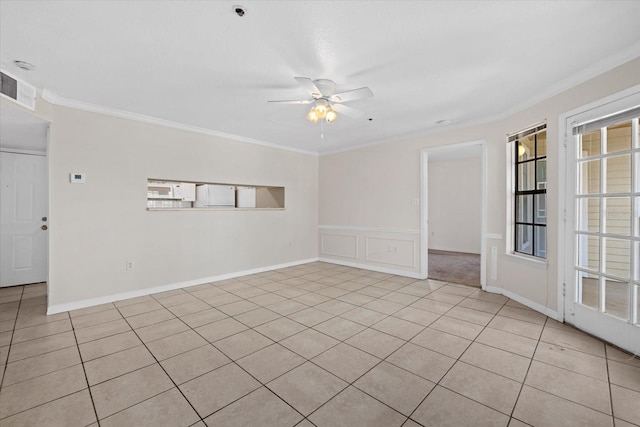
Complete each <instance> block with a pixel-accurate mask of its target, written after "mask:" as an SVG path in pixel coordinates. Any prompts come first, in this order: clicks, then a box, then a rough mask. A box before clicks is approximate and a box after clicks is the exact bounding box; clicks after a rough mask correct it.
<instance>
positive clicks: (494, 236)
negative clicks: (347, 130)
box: [487, 233, 502, 240]
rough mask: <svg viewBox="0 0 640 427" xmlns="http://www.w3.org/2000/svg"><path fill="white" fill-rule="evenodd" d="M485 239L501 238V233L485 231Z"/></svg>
mask: <svg viewBox="0 0 640 427" xmlns="http://www.w3.org/2000/svg"><path fill="white" fill-rule="evenodd" d="M487 239H493V240H502V234H497V233H487Z"/></svg>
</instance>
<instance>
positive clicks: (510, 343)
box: [476, 328, 538, 358]
mask: <svg viewBox="0 0 640 427" xmlns="http://www.w3.org/2000/svg"><path fill="white" fill-rule="evenodd" d="M476 341H477V342H479V343H482V344H486V345H489V346H491V347H496V348H499V349H501V350H505V351H510V352H511V353H515V354H519V355H520V356H524V357H529V358H531V357H533V353H534V352H535V350H536V346H537V345H538V341H536V340H532V339H531V338H527V337H523V336H521V335H515V334H511V333H509V332H502V331H498V330H497V329H491V328H487V329H485V330H484V331H482V333H481V334H480V335H478V337H477V338H476Z"/></svg>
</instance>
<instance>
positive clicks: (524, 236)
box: [516, 225, 533, 255]
mask: <svg viewBox="0 0 640 427" xmlns="http://www.w3.org/2000/svg"><path fill="white" fill-rule="evenodd" d="M516 252H520V253H523V254H529V255H533V227H532V226H530V225H516Z"/></svg>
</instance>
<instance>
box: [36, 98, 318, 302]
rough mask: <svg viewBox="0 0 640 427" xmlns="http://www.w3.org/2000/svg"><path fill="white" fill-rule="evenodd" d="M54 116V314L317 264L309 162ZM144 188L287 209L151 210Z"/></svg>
mask: <svg viewBox="0 0 640 427" xmlns="http://www.w3.org/2000/svg"><path fill="white" fill-rule="evenodd" d="M52 110H53V111H52V114H51V116H50V118H51V121H52V124H51V133H50V146H49V153H50V196H51V198H50V217H51V228H50V230H51V234H50V280H49V305H50V308H51V307H52V306H54V307H55V306H57V307H59V308H60V307H66V306H68V305H69V304H74V303H75V304H80V305H83V304H84V303H82V302H83V301H85V302H86V301H87V300H93V302H95V301H96V300H95V299H96V298H98V299H99V298H106V299H108V298H110V296H113V295H118V294H120V295H122V294H127V293H131V292H134V293H135V292H139V291H144V290H145V289H150V288H154V287H160V286H167V285H172V284H176V283H183V282H186V281H196V282H197V281H199V280H201V279H203V278H209V277H212V276H218V275H224V274H230V273H236V272H241V271H245V270H250V269H257V268H261V267H268V266H272V265H278V264H283V263H291V262H296V261H300V260H305V259H309V258H314V257H317V231H316V227H317V224H318V218H317V215H318V207H317V206H318V205H317V203H318V158H317V157H316V156H312V155H306V154H299V153H295V152H290V151H284V150H279V149H275V148H270V147H264V146H259V145H253V144H248V143H246V142H240V141H234V140H228V139H223V138H219V137H214V136H210V135H205V134H200V133H194V132H188V131H184V130H178V129H172V128H168V127H163V126H156V125H152V124H147V123H142V122H138V121H132V120H126V119H122V118H116V117H111V116H107V115H101V114H95V113H90V112H85V111H80V110H75V109H71V108H65V107H60V106H53V107H52ZM71 172H84V173H86V184H70V183H69V173H71ZM148 178H160V179H169V180H184V181H196V182H234V183H238V184H243V183H246V184H252V185H257V184H258V185H260V184H262V185H272V186H284V187H285V191H286V196H285V200H286V209H285V210H274V211H241V212H234V211H195V210H193V211H165V212H157V211H147V210H146V191H147V189H146V186H147V179H148ZM126 260H132V261H133V262H134V270H132V271H126V269H125V262H126Z"/></svg>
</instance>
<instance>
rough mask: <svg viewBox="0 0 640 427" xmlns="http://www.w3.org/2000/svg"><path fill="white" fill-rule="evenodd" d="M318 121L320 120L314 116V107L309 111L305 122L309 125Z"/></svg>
mask: <svg viewBox="0 0 640 427" xmlns="http://www.w3.org/2000/svg"><path fill="white" fill-rule="evenodd" d="M319 119H320V118H319V117H318V114H316V110H315V107H314V108H312V109H311V110H310V111H309V114H307V120H309V121H310V122H311V123H318V120H319Z"/></svg>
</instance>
